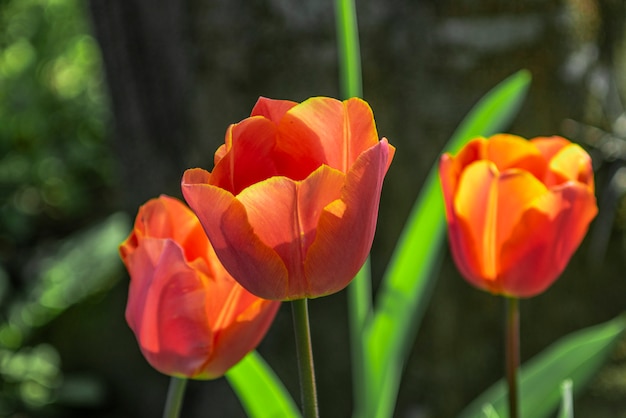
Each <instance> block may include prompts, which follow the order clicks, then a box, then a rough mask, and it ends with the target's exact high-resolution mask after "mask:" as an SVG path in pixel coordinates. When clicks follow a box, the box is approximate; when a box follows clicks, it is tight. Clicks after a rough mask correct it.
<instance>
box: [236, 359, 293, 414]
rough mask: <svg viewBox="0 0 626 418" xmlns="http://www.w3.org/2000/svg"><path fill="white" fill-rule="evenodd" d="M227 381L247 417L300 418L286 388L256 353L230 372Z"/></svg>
mask: <svg viewBox="0 0 626 418" xmlns="http://www.w3.org/2000/svg"><path fill="white" fill-rule="evenodd" d="M226 379H228V383H230V386H231V387H232V388H233V390H234V391H235V393H236V394H237V397H238V398H239V401H240V402H241V404H242V406H243V408H244V409H245V410H246V414H247V415H248V416H249V417H250V418H273V417H276V418H283V417H285V418H291V417H300V416H301V415H300V412H299V410H298V407H297V406H296V403H295V402H294V401H293V398H292V397H291V395H290V394H289V392H288V391H287V389H285V387H284V386H283V384H282V382H281V381H280V380H279V379H278V377H277V376H276V375H275V374H274V372H273V371H272V369H271V368H270V367H269V366H268V365H267V363H265V361H264V360H263V358H262V357H261V356H260V355H259V354H258V353H257V352H256V351H253V352H251V353H249V354H248V355H247V356H246V357H244V358H243V360H241V361H240V362H239V363H238V364H237V365H236V366H235V367H233V368H232V369H230V370H229V371H228V372H227V373H226Z"/></svg>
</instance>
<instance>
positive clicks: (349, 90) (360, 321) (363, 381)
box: [335, 0, 372, 417]
mask: <svg viewBox="0 0 626 418" xmlns="http://www.w3.org/2000/svg"><path fill="white" fill-rule="evenodd" d="M335 21H336V25H337V49H338V59H339V80H340V85H341V97H342V98H343V99H349V98H351V97H362V96H363V83H362V77H361V51H360V47H359V28H358V24H357V17H356V8H355V5H354V0H335ZM371 313H372V286H371V277H370V263H369V259H368V260H367V261H366V262H365V264H364V265H363V267H362V268H361V271H359V273H358V274H357V276H356V277H355V278H354V280H353V281H352V283H350V285H349V286H348V316H349V321H350V350H351V357H350V358H351V361H352V388H353V396H354V405H355V414H354V415H355V416H357V417H360V416H364V414H365V413H366V411H365V410H366V409H367V404H366V402H367V398H368V395H367V391H368V388H367V384H368V383H367V374H368V373H367V371H366V370H365V367H366V366H367V364H366V363H365V352H364V350H365V339H364V334H363V331H364V328H365V325H366V323H367V321H368V319H369V318H370V315H371Z"/></svg>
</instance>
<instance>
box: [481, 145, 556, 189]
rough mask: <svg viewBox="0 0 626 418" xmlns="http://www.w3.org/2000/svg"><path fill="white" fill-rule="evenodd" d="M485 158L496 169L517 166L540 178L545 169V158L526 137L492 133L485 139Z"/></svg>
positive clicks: (503, 169) (502, 169)
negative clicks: (492, 134)
mask: <svg viewBox="0 0 626 418" xmlns="http://www.w3.org/2000/svg"><path fill="white" fill-rule="evenodd" d="M484 158H485V159H487V160H490V161H492V162H493V163H494V164H495V165H496V167H498V170H500V171H505V170H507V169H509V168H519V169H522V170H526V171H528V172H530V173H532V174H533V175H534V176H535V177H537V178H538V179H542V178H543V175H544V172H545V170H546V160H544V158H543V156H542V155H541V153H540V152H539V150H538V149H537V148H536V147H535V146H534V145H533V144H532V143H531V142H530V141H527V140H526V139H524V138H522V137H519V136H516V135H509V134H499V135H494V136H492V137H491V138H489V140H488V141H487V155H485V156H484Z"/></svg>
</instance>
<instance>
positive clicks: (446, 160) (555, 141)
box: [439, 135, 597, 297]
mask: <svg viewBox="0 0 626 418" xmlns="http://www.w3.org/2000/svg"><path fill="white" fill-rule="evenodd" d="M439 174H440V177H441V183H442V187H443V196H444V200H445V206H446V217H447V220H448V235H449V239H450V246H451V249H452V255H453V257H454V260H455V262H456V265H457V267H458V268H459V270H460V271H461V274H462V275H463V276H464V277H465V279H467V280H468V281H469V282H470V283H472V284H473V285H475V286H477V287H479V288H481V289H484V290H487V291H489V292H492V293H495V294H503V295H507V296H513V297H530V296H534V295H537V294H539V293H541V292H543V291H544V290H546V289H547V288H548V287H549V286H550V285H551V284H552V283H553V282H554V281H555V280H556V278H557V277H558V276H559V275H560V274H561V272H562V271H563V270H564V269H565V266H566V265H567V263H568V261H569V259H570V257H571V256H572V254H573V253H574V251H575V250H576V249H577V248H578V246H579V245H580V242H581V241H582V239H583V237H584V236H585V234H586V232H587V228H588V226H589V223H590V222H591V220H592V219H593V218H594V217H595V215H596V213H597V207H596V199H595V197H594V185H593V170H592V166H591V159H590V157H589V155H588V154H587V153H586V152H585V151H584V150H583V149H582V148H580V147H579V146H578V145H576V144H572V143H570V142H569V141H568V140H566V139H564V138H561V137H550V138H545V137H541V138H534V139H532V140H530V141H526V140H525V139H523V138H520V137H517V136H513V135H495V136H493V137H491V138H490V139H489V140H487V139H484V138H477V139H474V140H472V141H471V142H469V143H468V144H467V145H466V146H465V147H464V148H463V149H462V150H461V152H459V154H458V155H457V156H456V157H453V156H451V155H449V154H444V155H443V156H442V158H441V162H440V165H439Z"/></svg>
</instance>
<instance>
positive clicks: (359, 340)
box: [348, 258, 372, 417]
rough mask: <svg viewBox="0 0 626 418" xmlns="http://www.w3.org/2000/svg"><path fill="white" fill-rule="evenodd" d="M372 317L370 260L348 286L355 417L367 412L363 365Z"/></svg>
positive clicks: (365, 380)
mask: <svg viewBox="0 0 626 418" xmlns="http://www.w3.org/2000/svg"><path fill="white" fill-rule="evenodd" d="M371 315H372V286H371V278H370V260H369V258H368V259H367V260H366V261H365V264H364V265H363V267H361V270H360V271H359V273H358V274H357V275H356V277H355V278H354V280H352V283H350V285H349V286H348V319H349V324H350V353H351V360H352V392H353V396H354V410H355V414H354V416H355V417H363V416H365V411H366V410H367V405H366V401H367V399H368V396H367V391H368V387H367V379H366V370H365V367H367V364H365V338H364V337H363V333H364V332H365V326H366V324H367V322H368V320H369V319H370V317H371Z"/></svg>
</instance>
